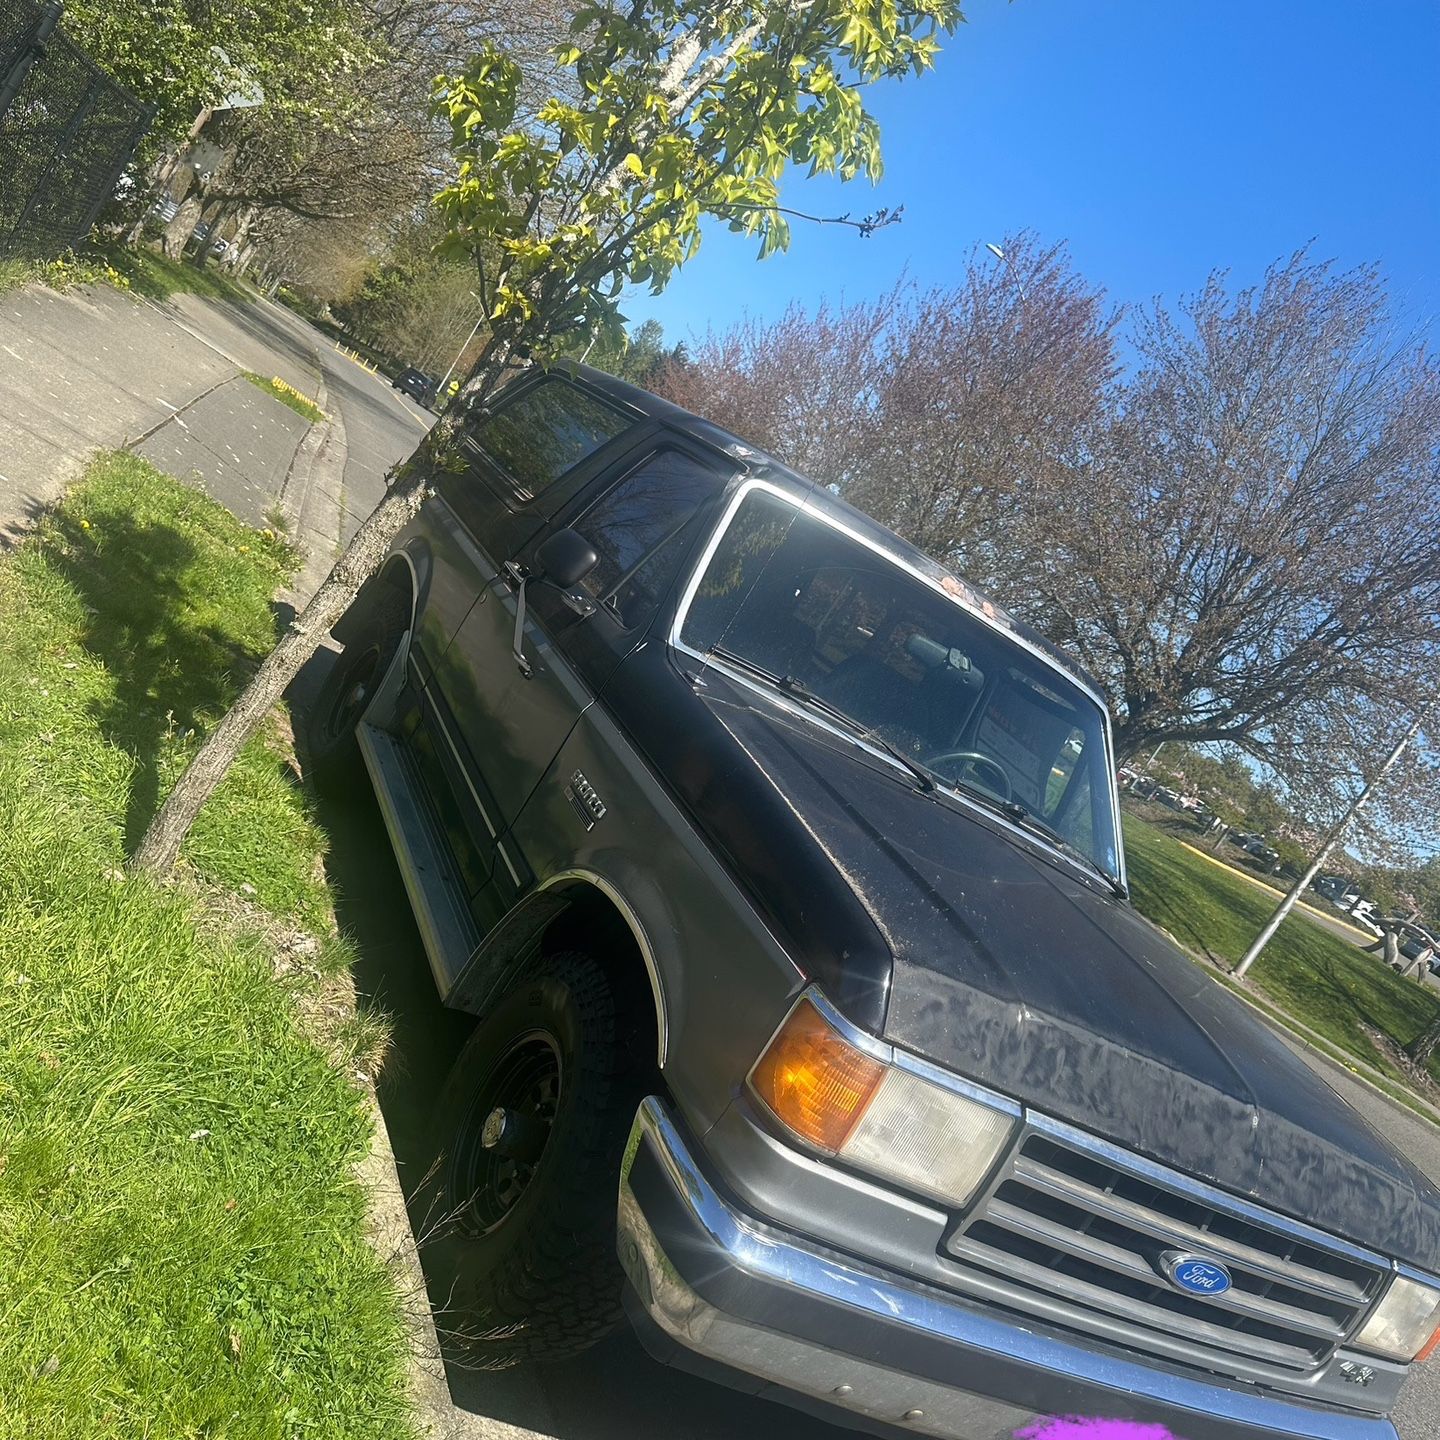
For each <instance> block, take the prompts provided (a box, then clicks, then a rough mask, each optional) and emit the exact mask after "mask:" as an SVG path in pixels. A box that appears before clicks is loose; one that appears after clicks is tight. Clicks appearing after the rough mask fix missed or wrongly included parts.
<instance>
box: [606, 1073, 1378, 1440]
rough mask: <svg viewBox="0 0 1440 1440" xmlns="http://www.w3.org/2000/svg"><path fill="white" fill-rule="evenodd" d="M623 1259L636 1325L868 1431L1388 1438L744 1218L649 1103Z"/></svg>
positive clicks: (627, 1190)
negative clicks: (1113, 1426)
mask: <svg viewBox="0 0 1440 1440" xmlns="http://www.w3.org/2000/svg"><path fill="white" fill-rule="evenodd" d="M619 1250H620V1258H621V1262H622V1263H623V1265H624V1267H625V1271H626V1274H627V1276H628V1277H629V1280H630V1284H631V1286H632V1287H633V1289H634V1292H635V1296H636V1297H637V1301H638V1304H639V1306H640V1308H641V1310H642V1311H643V1312H644V1315H645V1316H647V1317H648V1319H649V1321H650V1322H652V1323H653V1324H654V1325H655V1326H656V1327H658V1328H659V1330H660V1331H662V1332H663V1333H664V1335H666V1336H667V1337H669V1339H670V1340H671V1341H673V1342H675V1343H676V1344H678V1345H680V1346H683V1347H684V1348H685V1349H686V1350H689V1351H691V1352H694V1354H696V1355H697V1356H700V1357H703V1358H704V1359H705V1360H707V1361H709V1362H712V1363H713V1364H714V1365H716V1366H718V1367H720V1368H721V1369H723V1370H725V1371H728V1372H731V1373H735V1372H739V1373H740V1374H743V1375H747V1376H749V1377H752V1383H751V1385H750V1386H749V1387H748V1388H751V1389H755V1388H756V1386H757V1385H758V1386H759V1387H761V1388H760V1390H759V1393H761V1394H762V1395H767V1396H768V1397H769V1398H774V1399H778V1400H786V1401H790V1402H793V1403H805V1402H809V1403H810V1404H811V1405H820V1406H823V1407H826V1408H830V1409H834V1410H838V1411H841V1412H844V1414H845V1417H846V1419H847V1421H848V1423H849V1424H851V1425H856V1426H859V1427H860V1428H873V1429H874V1430H875V1431H877V1432H879V1433H887V1434H893V1433H894V1432H895V1431H896V1430H900V1431H908V1432H910V1433H913V1434H918V1435H929V1436H935V1437H939V1440H995V1437H1008V1436H1010V1435H1013V1434H1014V1432H1015V1431H1016V1430H1017V1429H1019V1428H1021V1427H1023V1426H1026V1425H1028V1424H1031V1423H1033V1422H1034V1421H1036V1420H1041V1419H1044V1418H1045V1417H1047V1416H1055V1415H1079V1416H1093V1417H1105V1418H1110V1419H1119V1420H1136V1421H1144V1422H1149V1423H1151V1424H1159V1425H1163V1426H1165V1427H1167V1428H1168V1429H1169V1430H1170V1432H1171V1433H1172V1434H1173V1436H1174V1437H1175V1440H1259V1437H1263V1436H1288V1437H1294V1440H1397V1436H1396V1432H1395V1428H1394V1426H1393V1425H1392V1424H1391V1423H1390V1422H1389V1421H1388V1420H1386V1419H1383V1418H1381V1417H1378V1416H1374V1415H1362V1414H1358V1413H1353V1412H1352V1413H1345V1412H1341V1411H1334V1410H1323V1409H1318V1408H1315V1407H1312V1406H1307V1405H1300V1404H1296V1403H1294V1402H1291V1401H1287V1400H1282V1399H1276V1398H1274V1397H1272V1396H1270V1395H1266V1394H1264V1393H1262V1392H1260V1391H1257V1390H1255V1389H1253V1388H1249V1387H1244V1386H1233V1387H1232V1386H1230V1385H1226V1384H1222V1383H1218V1382H1215V1383H1212V1382H1209V1381H1206V1380H1204V1379H1201V1378H1196V1377H1195V1376H1193V1375H1186V1374H1183V1373H1179V1372H1178V1371H1174V1370H1168V1369H1162V1368H1159V1367H1154V1366H1150V1365H1145V1364H1142V1363H1140V1362H1139V1361H1136V1360H1132V1359H1129V1358H1126V1357H1125V1356H1124V1355H1122V1354H1118V1353H1116V1352H1114V1351H1110V1350H1098V1349H1096V1350H1092V1349H1088V1348H1085V1347H1083V1346H1081V1345H1078V1344H1076V1343H1075V1342H1074V1341H1073V1340H1070V1339H1066V1338H1064V1337H1063V1336H1061V1335H1058V1334H1052V1333H1050V1332H1047V1331H1045V1330H1043V1329H1041V1328H1039V1327H1033V1328H1031V1327H1027V1326H1025V1325H1023V1324H1021V1323H1017V1322H1014V1321H1011V1320H1008V1319H1005V1318H1003V1317H1002V1316H1001V1315H999V1314H997V1313H993V1312H986V1311H984V1310H982V1309H979V1308H976V1307H972V1306H969V1305H966V1304H964V1303H962V1302H961V1301H960V1300H959V1299H958V1298H956V1297H954V1296H952V1295H948V1294H946V1293H945V1292H944V1291H941V1290H937V1289H934V1288H931V1287H928V1286H922V1285H918V1284H913V1283H910V1284H907V1283H906V1282H905V1281H904V1279H903V1278H902V1277H901V1276H899V1275H894V1274H890V1273H887V1272H885V1271H882V1270H879V1269H874V1268H871V1267H868V1266H866V1265H865V1264H863V1263H862V1262H859V1261H856V1260H853V1259H851V1258H849V1257H848V1256H842V1255H839V1254H835V1253H830V1252H827V1251H825V1250H823V1249H822V1248H820V1247H819V1246H817V1245H815V1244H814V1243H813V1242H810V1241H806V1240H802V1239H800V1238H798V1237H796V1236H793V1235H790V1234H787V1233H786V1232H784V1231H782V1230H779V1229H776V1228H774V1227H772V1226H769V1225H767V1224H763V1223H761V1222H759V1221H756V1220H753V1219H751V1218H749V1217H748V1216H746V1215H744V1214H742V1213H741V1212H740V1211H739V1210H737V1209H736V1208H735V1207H734V1206H733V1205H732V1204H730V1202H729V1201H727V1200H726V1199H725V1198H724V1197H723V1196H722V1195H721V1194H720V1192H719V1191H718V1190H717V1189H716V1187H715V1186H714V1185H713V1184H712V1183H711V1182H710V1181H709V1180H708V1179H707V1178H706V1175H705V1172H704V1170H703V1169H702V1167H701V1165H700V1163H699V1161H698V1160H697V1159H696V1157H695V1155H694V1154H693V1153H692V1151H691V1148H690V1146H689V1144H688V1143H687V1141H686V1139H685V1137H684V1135H683V1133H682V1130H681V1127H680V1125H679V1123H678V1122H677V1121H676V1119H675V1118H674V1116H673V1115H672V1114H671V1112H670V1110H669V1108H668V1106H667V1105H666V1103H665V1102H664V1101H662V1100H660V1099H658V1098H657V1097H654V1096H652V1097H650V1098H649V1099H647V1100H645V1101H644V1102H643V1103H642V1105H641V1106H640V1110H639V1113H638V1114H637V1115H636V1117H635V1125H634V1129H633V1130H632V1132H631V1137H630V1144H629V1146H628V1148H627V1150H626V1162H625V1168H624V1174H623V1176H622V1179H621V1185H620V1209H619Z"/></svg>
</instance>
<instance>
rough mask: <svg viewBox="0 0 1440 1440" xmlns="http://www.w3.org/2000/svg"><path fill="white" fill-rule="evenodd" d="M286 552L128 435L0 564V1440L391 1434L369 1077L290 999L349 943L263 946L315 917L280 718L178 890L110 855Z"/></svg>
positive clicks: (268, 591) (221, 675) (315, 894)
mask: <svg viewBox="0 0 1440 1440" xmlns="http://www.w3.org/2000/svg"><path fill="white" fill-rule="evenodd" d="M290 563H291V555H290V552H289V550H288V548H287V547H286V546H285V544H284V542H283V541H280V540H270V539H267V538H266V537H265V536H264V535H262V534H260V533H257V532H255V531H251V530H247V529H246V528H245V527H244V526H242V525H241V524H240V523H239V522H238V521H237V520H235V519H234V518H233V517H232V516H231V515H229V514H228V513H227V512H226V511H224V510H223V509H221V508H220V507H219V506H217V505H215V504H213V503H212V502H211V501H209V500H208V499H206V498H205V497H204V496H202V495H200V494H198V493H197V492H195V491H192V490H190V489H188V488H186V487H184V486H182V485H180V484H179V483H177V482H175V481H173V480H170V479H169V478H168V477H165V476H163V475H161V474H160V473H159V472H158V471H156V470H154V469H153V468H152V467H150V466H149V465H147V464H146V463H145V462H143V461H141V460H139V459H137V458H135V457H133V456H130V455H110V456H103V457H101V458H100V459H98V460H97V461H96V462H95V463H94V464H93V465H92V466H91V468H90V470H89V471H88V473H87V475H86V476H85V477H84V479H83V481H82V482H81V483H80V484H79V486H78V487H77V488H76V489H75V490H74V491H73V492H72V494H71V495H70V497H69V498H68V499H67V500H66V501H65V502H64V504H63V505H62V506H60V508H59V509H58V510H57V511H56V512H55V513H53V514H52V515H51V516H49V517H47V518H46V519H44V520H43V521H42V522H41V524H40V526H39V527H38V529H37V531H36V533H35V534H34V535H33V536H32V537H31V538H30V539H29V540H28V541H27V542H26V543H25V544H24V545H23V546H22V547H21V548H20V549H19V550H18V551H17V552H15V553H14V554H12V555H11V556H9V557H6V558H5V559H4V560H3V561H0V1271H3V1274H4V1277H5V1279H4V1284H3V1286H0V1334H3V1336H4V1337H5V1338H4V1342H3V1344H0V1434H3V1435H6V1436H17V1437H21V1436H35V1437H40V1436H44V1437H46V1440H101V1437H103V1440H109V1437H114V1440H121V1437H124V1440H131V1437H134V1436H138V1435H153V1436H162V1435H165V1436H202V1435H203V1436H207V1437H213V1440H221V1437H230V1440H292V1437H301V1436H304V1437H326V1440H332V1437H333V1440H341V1437H345V1440H350V1437H354V1440H360V1437H365V1440H371V1437H376V1440H402V1437H408V1436H410V1435H411V1434H412V1431H411V1428H410V1420H409V1413H408V1404H407V1401H406V1398H405V1382H404V1373H405V1339H404V1329H403V1325H402V1321H401V1316H400V1304H399V1300H398V1297H397V1295H396V1293H395V1289H394V1286H393V1283H392V1280H391V1277H390V1276H389V1274H388V1272H387V1271H386V1269H385V1267H384V1266H383V1265H382V1264H381V1263H380V1261H379V1259H378V1258H377V1257H376V1256H375V1254H374V1253H373V1251H372V1250H371V1249H370V1247H369V1245H368V1244H367V1242H366V1240H365V1238H364V1230H363V1227H364V1204H365V1200H364V1195H363V1193H362V1191H361V1190H360V1188H359V1186H358V1185H357V1184H356V1182H355V1179H354V1177H353V1168H352V1167H353V1166H354V1163H355V1162H356V1161H357V1159H358V1158H359V1157H360V1156H361V1155H362V1154H363V1153H364V1151H365V1149H366V1147H367V1145H368V1143H369V1121H368V1118H367V1109H366V1105H365V1101H364V1095H363V1093H362V1092H361V1091H360V1090H359V1089H358V1088H357V1087H356V1085H355V1084H354V1081H353V1079H352V1078H351V1077H350V1074H349V1069H348V1066H346V1067H344V1068H342V1065H343V1062H344V1061H345V1060H346V1056H345V1055H344V1053H343V1045H341V1044H339V1043H336V1042H335V1041H334V1040H333V1039H332V1041H331V1048H330V1049H329V1050H328V1051H327V1049H326V1048H322V1045H321V1044H320V1043H319V1042H318V1041H317V1039H316V1038H315V1037H314V1035H313V1034H310V1033H307V1031H306V1029H305V1028H304V1027H302V1025H301V1024H300V1023H299V1016H300V1015H301V1013H302V1011H304V1010H305V1009H306V1007H307V1002H313V1001H314V1000H316V999H317V997H318V989H319V986H320V985H321V980H320V979H319V978H318V977H319V976H320V975H321V972H323V970H324V969H325V967H326V965H327V964H339V963H341V961H342V958H343V957H342V956H341V954H340V953H339V947H334V949H333V951H332V947H329V946H322V947H321V950H320V952H319V954H318V955H314V956H312V959H311V963H309V964H307V965H303V966H302V965H289V966H283V965H281V964H279V963H278V959H279V954H280V951H279V950H278V949H277V938H276V937H277V936H278V935H285V934H295V933H299V932H301V931H314V932H319V933H324V932H325V929H326V926H327V925H328V920H329V913H330V912H329V901H328V897H327V894H326V891H325V888H324V884H323V881H322V879H321V873H320V860H321V853H322V844H323V839H322V835H321V833H320V831H319V830H318V829H317V827H316V826H315V825H314V823H313V822H312V820H311V819H310V817H309V815H308V813H307V810H306V805H305V802H304V799H303V797H302V794H301V792H300V790H299V788H298V786H297V785H296V783H295V777H294V772H293V768H292V762H291V755H290V752H289V750H288V747H287V745H286V743H285V736H284V734H283V732H282V731H281V729H280V728H279V727H278V726H276V727H274V728H272V729H271V730H270V731H269V732H268V733H265V734H262V735H259V736H257V737H256V738H255V739H253V740H252V741H251V743H250V744H249V745H248V746H247V747H246V749H245V751H244V754H243V755H242V757H241V760H240V762H239V764H238V765H237V766H236V769H235V771H234V773H233V774H232V775H231V776H230V777H229V779H228V780H227V781H226V782H225V784H224V785H223V786H222V788H221V789H220V791H219V792H218V793H217V794H216V796H215V797H214V798H213V799H212V801H211V802H210V804H209V805H208V806H207V807H206V809H205V812H204V814H203V815H202V817H201V820H200V822H199V824H198V825H197V827H196V830H195V832H194V834H193V836H192V838H191V840H190V842H189V844H188V845H187V847H186V852H185V869H186V876H187V877H188V880H189V883H188V884H181V885H178V886H175V887H169V888H167V887H161V886H158V885H156V884H154V883H152V882H151V881H149V880H147V879H136V878H129V877H127V876H126V875H125V873H124V871H123V869H122V865H123V861H124V856H125V854H126V850H127V847H128V845H129V844H131V843H133V841H134V839H135V838H136V836H137V835H138V834H139V833H140V831H141V829H143V826H144V824H145V823H146V821H147V820H148V818H149V816H150V814H151V812H152V811H153V809H154V808H155V805H156V804H157V802H158V799H159V797H160V796H161V795H162V794H163V793H164V791H165V789H166V787H167V786H168V785H169V784H170V782H171V780H172V779H173V777H174V776H175V774H176V773H177V772H178V770H179V768H180V766H181V765H183V764H184V763H185V761H186V759H187V758H188V756H189V755H190V754H191V753H192V752H193V749H194V747H195V745H196V744H197V743H198V737H199V735H200V734H201V733H202V732H203V731H204V730H205V728H206V727H207V725H209V724H211V723H212V722H213V721H214V719H215V718H216V717H217V716H218V715H219V714H220V713H221V712H222V711H223V709H224V707H225V705H226V704H227V703H228V701H229V699H230V697H231V696H232V695H233V694H234V693H235V691H236V689H237V688H238V686H239V685H240V684H241V683H242V682H243V680H244V678H245V676H246V675H247V673H248V672H249V671H250V669H251V667H253V665H254V664H255V663H256V661H257V658H258V657H259V656H260V655H261V654H262V653H263V652H264V651H265V650H266V649H268V647H269V645H270V643H271V640H272V638H273V624H274V622H273V619H272V614H271V609H270V603H269V602H270V597H271V595H272V593H273V591H274V589H275V587H276V586H277V585H278V584H279V583H280V582H281V581H282V579H284V578H285V575H286V572H287V568H288V566H289V564H290ZM332 955H333V958H330V957H332ZM315 1008H323V1007H320V1006H317V1007H315ZM359 1028H360V1029H362V1030H363V1029H364V1028H365V1027H359Z"/></svg>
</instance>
